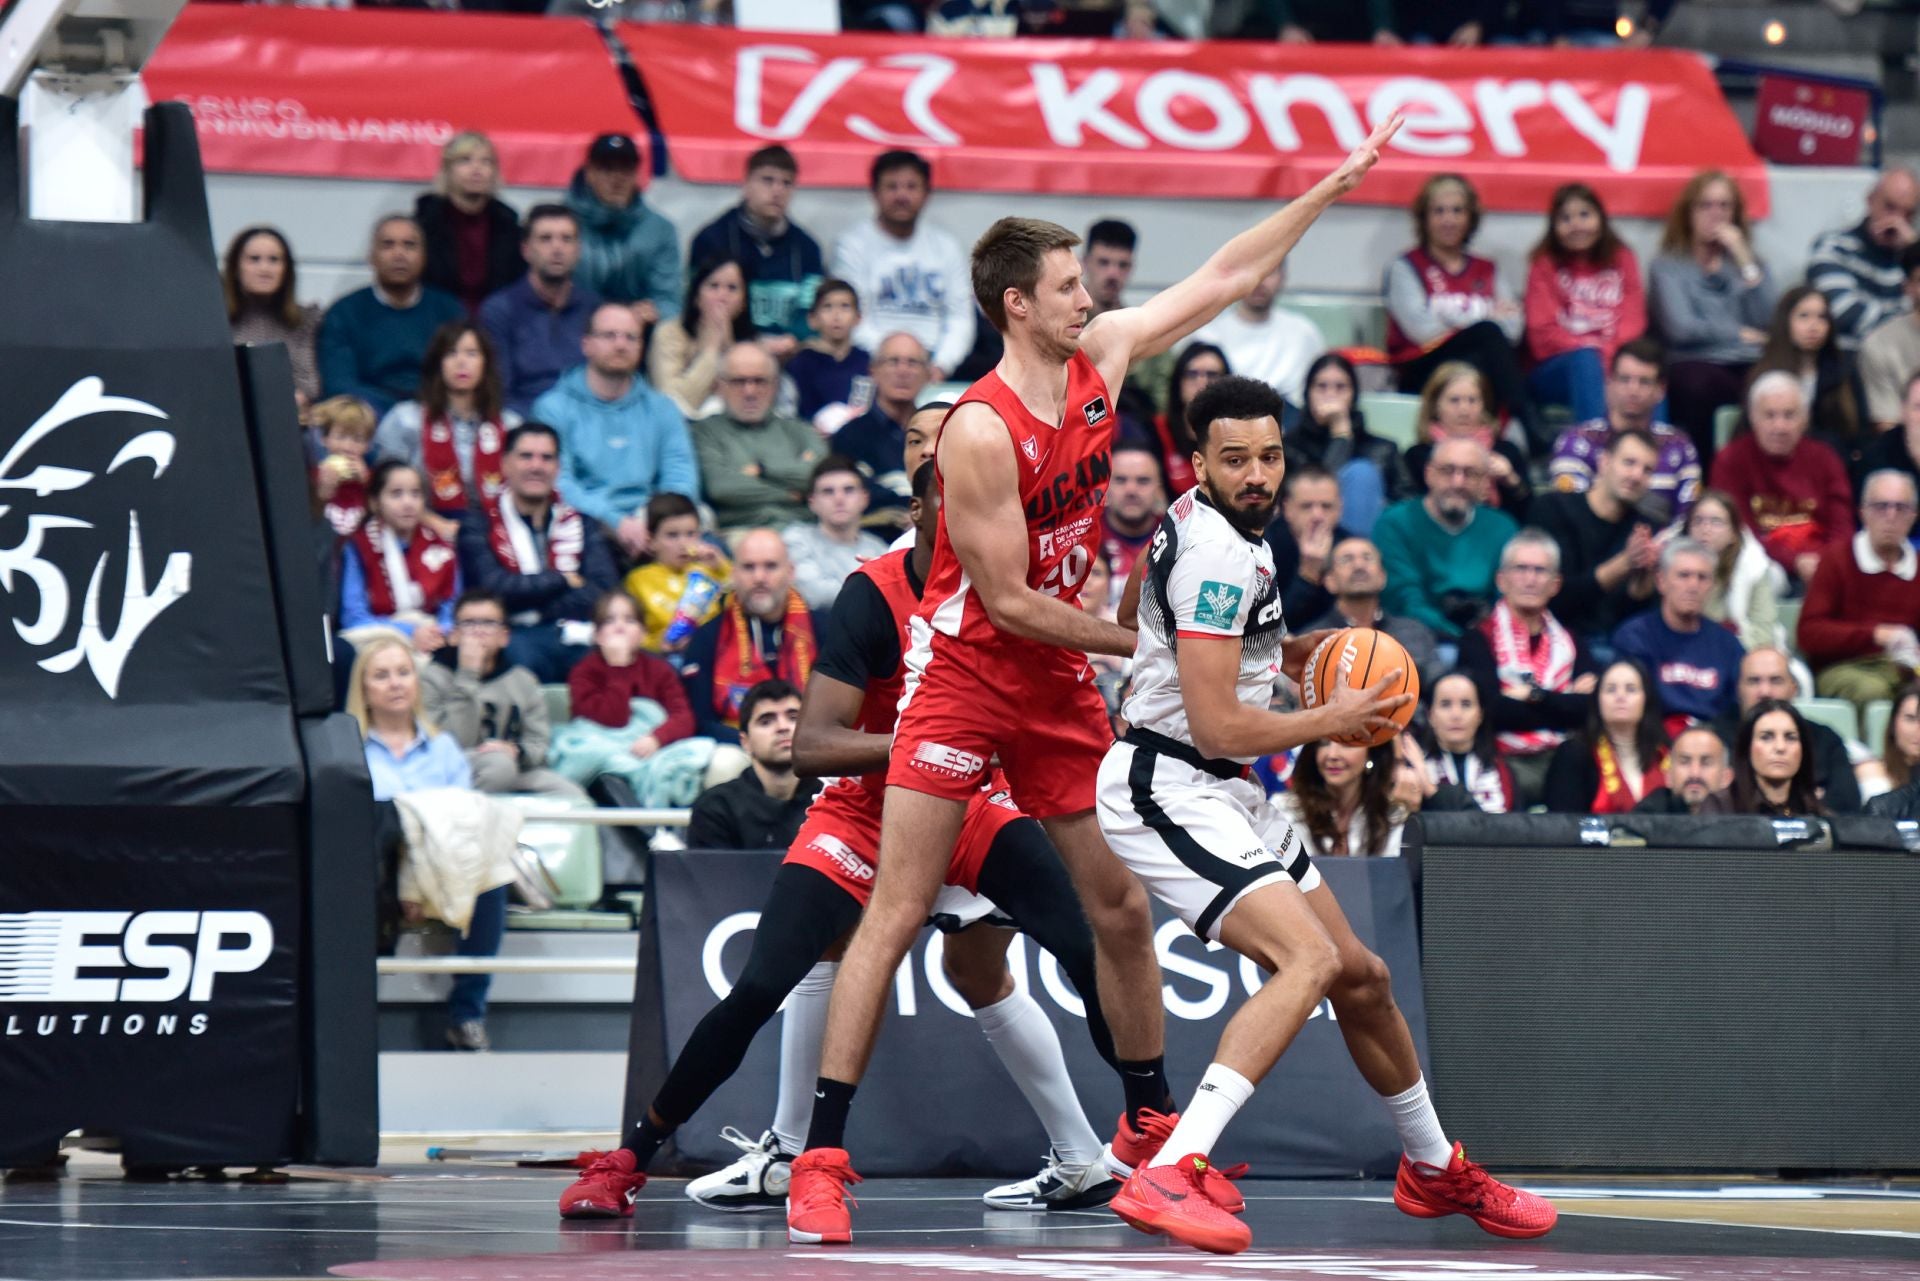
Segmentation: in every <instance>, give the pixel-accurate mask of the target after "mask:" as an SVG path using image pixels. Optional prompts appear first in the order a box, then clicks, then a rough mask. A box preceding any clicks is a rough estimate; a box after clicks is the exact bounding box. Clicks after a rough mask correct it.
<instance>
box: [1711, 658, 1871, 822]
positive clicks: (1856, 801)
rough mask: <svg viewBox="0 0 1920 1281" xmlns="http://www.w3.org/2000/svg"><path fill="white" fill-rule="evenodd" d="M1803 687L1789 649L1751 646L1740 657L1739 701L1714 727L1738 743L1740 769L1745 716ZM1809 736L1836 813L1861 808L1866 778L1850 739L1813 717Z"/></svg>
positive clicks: (1819, 780)
mask: <svg viewBox="0 0 1920 1281" xmlns="http://www.w3.org/2000/svg"><path fill="white" fill-rule="evenodd" d="M1798 692H1799V691H1798V690H1797V689H1795V687H1794V683H1793V671H1792V668H1791V667H1789V665H1788V662H1787V656H1786V654H1785V653H1784V652H1782V651H1781V650H1778V649H1774V648H1772V647H1770V646H1769V647H1766V648H1762V649H1750V650H1748V651H1747V656H1746V658H1744V659H1742V660H1741V663H1740V689H1739V706H1738V708H1737V709H1736V710H1735V711H1731V712H1728V713H1727V714H1726V715H1724V716H1722V717H1720V719H1718V720H1716V721H1715V722H1713V732H1714V733H1716V734H1718V735H1719V736H1720V738H1721V741H1722V742H1725V743H1727V744H1729V745H1730V746H1732V747H1733V748H1734V749H1735V761H1734V765H1735V768H1736V769H1737V768H1738V767H1739V759H1738V758H1739V756H1740V754H1741V749H1740V745H1739V743H1738V742H1737V741H1736V740H1737V739H1738V737H1739V733H1740V723H1741V720H1742V719H1743V718H1744V717H1746V716H1747V714H1748V713H1750V712H1751V711H1752V710H1753V709H1754V708H1755V707H1758V706H1759V705H1760V704H1761V703H1763V702H1767V701H1770V700H1771V701H1774V702H1784V701H1786V700H1788V699H1791V698H1793V697H1794V695H1795V694H1797V693H1798ZM1803 737H1804V738H1805V740H1806V742H1807V744H1808V746H1809V747H1810V748H1811V749H1812V750H1811V755H1812V758H1813V783H1814V787H1815V789H1816V790H1817V791H1818V792H1819V794H1820V800H1821V802H1822V803H1823V804H1824V805H1825V806H1826V807H1827V810H1828V811H1829V812H1830V813H1834V814H1854V813H1858V812H1859V810H1860V784H1859V781H1858V780H1857V779H1855V778H1854V775H1853V762H1852V759H1851V757H1850V756H1849V755H1848V753H1847V744H1846V742H1845V740H1843V739H1842V738H1841V737H1840V735H1838V734H1836V733H1835V732H1834V731H1832V730H1830V729H1828V728H1827V727H1826V726H1825V725H1821V724H1819V723H1817V722H1812V721H1809V722H1808V723H1807V726H1806V730H1805V734H1804V735H1803Z"/></svg>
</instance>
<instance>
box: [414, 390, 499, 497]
mask: <svg viewBox="0 0 1920 1281" xmlns="http://www.w3.org/2000/svg"><path fill="white" fill-rule="evenodd" d="M506 435H507V434H506V432H505V431H504V430H503V429H502V428H501V426H500V424H499V423H481V424H480V429H479V430H478V431H476V432H475V433H474V436H473V479H474V483H475V484H476V485H478V486H479V488H480V493H479V494H478V495H477V496H476V495H474V494H472V493H470V492H468V489H467V482H466V480H465V479H464V478H462V477H461V475H460V454H459V452H458V451H457V450H455V449H454V447H453V423H452V422H451V421H449V420H448V419H447V418H446V417H445V416H444V415H442V416H439V417H435V418H429V419H428V420H427V421H426V423H425V424H424V425H423V426H422V427H421V429H420V461H421V463H422V464H423V465H424V466H425V467H426V470H427V502H428V504H429V505H430V506H431V507H432V508H433V509H434V510H435V511H437V512H440V513H441V514H442V515H448V516H458V515H459V514H460V513H461V512H463V511H465V510H466V509H467V508H468V507H469V506H471V505H472V504H473V503H474V502H476V501H477V502H481V503H490V502H492V501H493V500H494V499H495V498H498V497H499V496H500V494H501V493H502V492H503V491H504V490H505V489H506V487H507V486H506V481H505V480H504V479H503V478H502V476H501V473H500V458H501V455H502V453H503V452H504V450H505V445H506Z"/></svg>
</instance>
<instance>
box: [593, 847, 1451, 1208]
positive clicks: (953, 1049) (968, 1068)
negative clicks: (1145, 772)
mask: <svg viewBox="0 0 1920 1281" xmlns="http://www.w3.org/2000/svg"><path fill="white" fill-rule="evenodd" d="M779 862H780V855H779V853H778V852H758V851H756V852H752V853H739V854H716V853H703V852H694V853H687V852H678V851H676V852H664V851H656V852H655V854H654V855H653V875H652V881H651V887H652V891H653V897H654V900H655V902H656V903H657V905H658V911H657V913H656V914H655V915H656V917H657V920H658V926H657V929H656V936H657V938H658V942H659V965H658V968H657V982H658V985H659V986H658V991H659V999H658V1001H657V1002H655V1001H654V1000H652V999H650V992H641V993H636V996H637V999H636V1001H635V1009H636V1012H637V1017H640V1018H648V1019H651V1020H654V1021H657V1022H662V1023H664V1028H663V1029H662V1030H663V1031H664V1037H663V1038H662V1039H663V1041H664V1044H665V1048H666V1051H667V1054H668V1056H669V1057H671V1056H673V1055H676V1054H678V1053H679V1052H680V1051H681V1050H682V1049H683V1048H684V1047H685V1045H686V1043H687V1038H688V1036H689V1035H690V1034H691V1033H692V1031H693V1028H694V1025H695V1024H696V1023H698V1022H699V1021H700V1019H701V1017H702V1016H703V1015H705V1014H706V1013H707V1011H708V1010H709V1009H711V1008H712V1007H713V1005H714V1003H715V1002H716V1001H718V1000H719V999H720V997H721V996H722V995H723V994H725V993H726V992H727V991H729V990H731V984H732V981H733V979H734V978H735V977H737V976H738V975H739V973H740V970H741V967H742V966H743V965H744V964H745V963H746V958H747V953H748V951H749V950H750V949H751V948H752V946H753V931H754V927H755V925H756V924H757V923H758V921H759V919H760V910H761V908H762V907H763V906H764V905H765V902H766V896H767V886H768V885H769V884H770V883H771V882H772V880H773V873H774V869H775V868H776V867H777V866H778V865H779ZM1319 866H1320V867H1321V869H1322V871H1323V873H1324V875H1325V876H1326V879H1327V883H1328V884H1329V885H1331V886H1332V887H1333V890H1334V893H1335V894H1337V895H1338V896H1339V898H1340V903H1341V906H1342V907H1344V908H1345V910H1346V913H1347V916H1348V918H1349V919H1350V920H1351V921H1352V922H1353V928H1354V931H1355V933H1357V934H1358V935H1359V936H1360V939H1361V941H1362V942H1364V943H1366V944H1367V945H1368V946H1370V947H1372V948H1373V949H1374V950H1375V951H1376V952H1378V953H1379V954H1380V955H1381V956H1382V957H1383V958H1384V959H1385V960H1386V962H1387V964H1388V965H1389V966H1390V967H1392V970H1393V988H1394V996H1395V999H1396V1000H1397V1001H1398V1002H1399V1004H1400V1008H1401V1010H1402V1011H1403V1012H1404V1013H1405V1015H1406V1018H1407V1022H1408V1024H1409V1025H1410V1026H1411V1027H1412V1029H1413V1034H1414V1038H1415V1042H1416V1044H1418V1045H1419V1046H1421V1056H1422V1058H1423V1059H1424V1058H1425V1053H1426V1052H1425V1046H1426V1007H1425V1004H1424V1001H1423V998H1422V995H1421V985H1420V963H1419V952H1418V944H1417V942H1416V936H1415V933H1414V920H1413V892H1412V884H1411V881H1410V879H1409V877H1408V868H1407V866H1406V865H1405V864H1404V863H1402V862H1401V861H1400V860H1399V859H1338V858H1336V859H1327V860H1324V861H1322V862H1321V863H1320V864H1319ZM1154 924H1155V931H1154V944H1155V947H1156V949H1157V951H1158V953H1159V958H1160V965H1161V970H1162V972H1163V974H1162V977H1163V979H1164V983H1163V986H1162V988H1161V998H1162V1002H1163V1004H1164V1006H1165V1013H1166V1029H1167V1066H1168V1070H1169V1073H1170V1075H1171V1076H1172V1078H1173V1083H1174V1091H1175V1093H1176V1095H1178V1096H1179V1097H1180V1098H1181V1099H1182V1100H1183V1101H1184V1099H1185V1097H1186V1096H1187V1095H1189V1094H1190V1093H1191V1092H1192V1091H1193V1089H1194V1087H1195V1086H1196V1085H1198V1084H1199V1079H1200V1073H1201V1072H1202V1071H1203V1070H1204V1069H1205V1067H1206V1065H1207V1064H1208V1063H1209V1062H1211V1061H1212V1059H1213V1053H1214V1049H1215V1047H1216V1046H1217V1044H1218V1042H1219V1039H1220V1032H1221V1030H1222V1029H1223V1028H1224V1027H1225V1026H1226V1023H1227V1020H1228V1019H1229V1018H1231V1017H1232V1016H1233V1014H1234V1012H1235V1011H1236V1010H1238V1009H1239V1008H1240V1005H1241V1004H1242V1002H1244V1001H1245V1000H1246V998H1247V996H1248V994H1249V993H1250V992H1253V991H1257V990H1258V989H1259V985H1260V983H1261V979H1262V975H1261V972H1260V970H1259V968H1258V967H1257V966H1255V965H1254V964H1253V963H1252V962H1250V961H1245V960H1242V959H1241V958H1240V957H1239V956H1238V955H1237V954H1235V953H1233V952H1229V951H1226V950H1224V949H1222V948H1221V947H1220V946H1219V945H1218V944H1213V945H1211V946H1209V945H1207V944H1205V943H1202V942H1201V941H1200V940H1199V939H1198V938H1196V937H1194V935H1193V934H1192V933H1191V932H1190V931H1189V930H1188V929H1187V927H1186V926H1185V925H1183V924H1181V923H1180V922H1179V921H1177V920H1174V919H1171V918H1169V917H1168V916H1167V915H1166V914H1165V913H1164V912H1163V911H1161V910H1160V908H1159V905H1158V904H1156V905H1155V910H1154ZM944 941H945V940H944V938H943V936H941V935H940V934H938V933H934V932H932V931H929V932H927V933H925V934H923V935H922V936H921V939H920V941H919V942H918V943H917V944H916V945H915V947H914V949H913V951H912V952H911V953H910V954H909V956H908V958H907V961H906V963H905V964H904V965H903V966H902V967H901V969H900V971H899V974H898V975H897V977H896V979H895V982H894V988H893V995H892V998H891V1000H890V1001H889V1002H888V1007H887V1021H886V1026H885V1027H884V1029H883V1030H882V1032H881V1034H880V1040H879V1043H878V1045H877V1047H876V1049H875V1053H874V1056H873V1063H872V1066H871V1067H870V1068H869V1070H868V1072H867V1077H866V1080H865V1081H863V1082H862V1083H861V1086H860V1094H859V1098H858V1100H857V1101H856V1103H855V1105H854V1109H853V1119H852V1128H851V1130H850V1131H849V1133H848V1144H847V1146H848V1148H849V1149H850V1150H851V1151H852V1152H853V1154H854V1162H855V1165H856V1167H857V1168H858V1169H859V1170H860V1172H861V1173H862V1174H864V1175H942V1174H971V1175H981V1176H993V1177H999V1176H1003V1175H1008V1176H1011V1175H1021V1174H1031V1173H1033V1172H1034V1171H1035V1170H1037V1169H1039V1167H1040V1163H1041V1159H1042V1157H1043V1156H1044V1155H1045V1153H1046V1150H1047V1139H1046V1134H1045V1132H1044V1131H1042V1130H1041V1128H1040V1123H1039V1121H1038V1120H1036V1119H1035V1117H1034V1115H1033V1112H1032V1110H1031V1109H1030V1108H1028V1107H1027V1105H1026V1103H1025V1101H1024V1100H1023V1099H1022V1098H1021V1096H1020V1093H1019V1091H1018V1090H1017V1089H1016V1088H1015V1086H1014V1084H1013V1080H1012V1078H1011V1077H1009V1076H1008V1075H1007V1073H1006V1071H1005V1069H1003V1068H1002V1067H1001V1065H1000V1061H999V1060H998V1059H997V1058H995V1057H994V1054H993V1051H992V1049H991V1048H989V1047H988V1045H987V1042H986V1038H984V1037H983V1036H981V1035H980V1033H979V1031H978V1030H977V1029H976V1028H975V1027H974V1026H973V1018H972V1015H971V1014H970V1013H968V1011H967V1007H966V1003H965V1002H964V1001H962V1000H961V999H960V997H959V996H958V995H957V994H956V993H955V992H954V991H953V989H952V987H951V985H949V984H948V983H947V981H946V979H945V978H944V977H943V975H942V973H941V968H940V956H941V953H942V951H943V948H944ZM1008 963H1009V967H1010V968H1011V970H1012V972H1013V977H1014V982H1015V983H1016V984H1017V985H1018V986H1019V987H1021V988H1022V989H1023V990H1025V991H1027V992H1029V993H1030V994H1031V995H1032V996H1033V998H1034V999H1035V1000H1036V1001H1038V1002H1039V1004H1040V1008H1041V1009H1043V1010H1045V1011H1046V1012H1047V1015H1048V1017H1050V1018H1051V1019H1052V1020H1053V1022H1054V1026H1055V1027H1056V1028H1057V1029H1058V1031H1059V1033H1060V1042H1061V1045H1062V1047H1063V1049H1064V1050H1065V1052H1066V1057H1067V1065H1068V1067H1069V1069H1070V1070H1071V1071H1072V1073H1073V1079H1074V1082H1075V1083H1076V1085H1077V1086H1078V1088H1079V1091H1080V1098H1081V1102H1082V1103H1083V1104H1084V1106H1085V1108H1086V1112H1087V1116H1088V1119H1089V1120H1090V1121H1091V1122H1092V1124H1093V1128H1094V1129H1095V1130H1096V1131H1098V1132H1099V1133H1100V1135H1101V1137H1102V1138H1105V1137H1107V1136H1109V1135H1110V1134H1111V1133H1112V1130H1113V1126H1114V1118H1115V1117H1117V1116H1118V1115H1119V1114H1120V1109H1121V1103H1122V1100H1121V1095H1120V1084H1119V1081H1118V1080H1117V1079H1116V1078H1115V1076H1114V1074H1113V1071H1112V1069H1110V1068H1109V1067H1107V1065H1106V1064H1105V1063H1103V1062H1101V1061H1100V1058H1099V1056H1098V1055H1096V1054H1095V1053H1094V1050H1093V1043H1092V1041H1091V1040H1090V1039H1089V1038H1088V1036H1087V1025H1086V1019H1085V1015H1084V1008H1085V1007H1084V1006H1083V1005H1082V1004H1081V1001H1080V997H1079V995H1078V994H1077V993H1076V992H1075V991H1074V990H1073V987H1072V985H1071V984H1069V983H1068V982H1067V979H1066V976H1065V974H1064V973H1063V972H1062V971H1061V969H1060V967H1059V965H1058V964H1057V963H1056V962H1055V961H1054V959H1053V958H1052V957H1051V956H1050V955H1048V954H1046V953H1044V952H1041V951H1039V950H1038V949H1036V948H1033V947H1031V946H1030V945H1029V944H1028V943H1027V940H1026V939H1025V938H1024V937H1023V938H1019V939H1017V940H1016V941H1015V943H1014V945H1013V950H1012V951H1011V952H1010V953H1009V955H1008ZM649 970H650V967H648V966H643V967H642V970H641V977H640V979H639V981H640V982H641V983H642V984H646V985H649V987H651V984H652V983H653V982H654V981H655V979H654V976H653V974H651V973H650V972H649ZM1329 1013H1330V1011H1329V1009H1328V1007H1327V1006H1326V1005H1325V1004H1324V1003H1323V1004H1322V1005H1321V1007H1320V1009H1319V1010H1317V1011H1315V1013H1314V1015H1313V1017H1312V1018H1311V1019H1310V1020H1309V1021H1308V1022H1307V1025H1306V1027H1305V1028H1303V1029H1302V1030H1301V1033H1300V1036H1299V1038H1298V1039H1297V1040H1296V1041H1295V1042H1294V1044H1293V1046H1292V1048H1291V1049H1289V1050H1288V1051H1287V1053H1286V1056H1285V1057H1284V1058H1282V1059H1281V1061H1280V1065H1279V1066H1278V1067H1277V1068H1275V1069H1274V1071H1273V1073H1272V1074H1271V1075H1270V1076H1269V1077H1268V1078H1267V1080H1266V1081H1265V1082H1264V1083H1263V1084H1262V1085H1261V1087H1260V1090H1259V1092H1258V1093H1257V1094H1255V1095H1254V1098H1253V1102H1252V1103H1250V1104H1249V1105H1248V1106H1247V1107H1246V1108H1245V1109H1244V1110H1242V1111H1241V1113H1240V1114H1239V1116H1237V1117H1236V1118H1235V1119H1234V1123H1233V1127H1232V1128H1231V1129H1230V1130H1229V1131H1228V1133H1227V1138H1226V1140H1225V1142H1223V1143H1222V1145H1221V1147H1220V1150H1219V1156H1220V1158H1221V1160H1222V1161H1225V1162H1228V1163H1231V1162H1234V1161H1249V1162H1251V1163H1252V1165H1253V1173H1254V1174H1256V1175H1286V1176H1300V1177H1306V1176H1333V1177H1341V1176H1348V1175H1354V1174H1359V1173H1366V1174H1370V1175H1376V1176H1387V1175H1391V1174H1392V1172H1393V1170H1394V1167H1395V1164H1396V1162H1397V1161H1398V1160H1399V1154H1400V1147H1399V1143H1398V1141H1397V1139H1396V1138H1395V1135H1394V1130H1393V1126H1392V1124H1391V1122H1390V1121H1389V1120H1388V1117H1387V1113H1386V1109H1385V1107H1384V1106H1383V1105H1382V1104H1381V1102H1380V1100H1379V1098H1378V1097H1377V1096H1376V1095H1375V1094H1374V1093H1373V1091H1372V1090H1371V1089H1369V1088H1368V1087H1367V1084H1366V1082H1365V1081H1364V1080H1362V1079H1361V1077H1360V1073H1359V1072H1358V1071H1357V1070H1356V1069H1355V1068H1354V1066H1353V1061H1352V1059H1351V1058H1350V1057H1349V1056H1348V1054H1347V1048H1346V1043H1345V1041H1344V1040H1343V1039H1342V1038H1341V1036H1340V1029H1339V1026H1338V1025H1337V1024H1336V1023H1335V1022H1334V1021H1333V1020H1332V1018H1330V1017H1329ZM780 1032H781V1029H780V1020H779V1019H778V1018H776V1019H775V1020H774V1021H773V1022H772V1023H769V1024H768V1025H767V1027H766V1028H765V1029H764V1030H763V1031H762V1032H761V1034H760V1036H759V1037H758V1038H757V1039H756V1040H755V1041H754V1044H753V1049H752V1050H751V1051H750V1052H749V1053H748V1055H747V1059H746V1062H745V1063H744V1064H743V1065H742V1066H741V1069H740V1071H739V1072H738V1073H736V1074H735V1075H734V1077H733V1079H732V1080H730V1081H729V1082H728V1083H727V1084H726V1085H724V1086H722V1087H721V1088H720V1091H719V1092H718V1093H717V1094H715V1095H714V1097H713V1099H712V1100H711V1101H710V1102H709V1103H708V1104H707V1105H706V1106H705V1107H704V1108H702V1109H701V1111H700V1114H699V1115H698V1116H696V1117H695V1118H694V1119H693V1120H692V1121H691V1122H689V1123H688V1124H686V1125H684V1126H682V1127H681V1128H680V1131H679V1133H678V1134H676V1135H675V1136H674V1142H675V1143H676V1144H677V1145H678V1150H679V1154H680V1156H681V1157H682V1158H683V1159H684V1160H685V1161H686V1162H687V1163H689V1164H698V1165H703V1166H709V1167H711V1166H714V1165H720V1164H724V1163H725V1162H727V1161H730V1160H732V1159H733V1158H734V1157H736V1156H738V1155H739V1153H738V1151H737V1150H736V1149H734V1148H733V1147H732V1146H731V1145H730V1144H728V1143H726V1142H725V1141H723V1140H722V1139H720V1137H719V1132H720V1129H721V1127H722V1126H727V1125H731V1126H734V1127H736V1128H738V1129H740V1130H743V1131H746V1132H747V1133H749V1134H751V1135H758V1134H759V1133H760V1132H761V1131H762V1130H764V1129H766V1128H767V1126H768V1125H769V1124H770V1123H771V1121H772V1120H773V1107H774V1092H775V1083H776V1081H777V1080H778V1075H779V1063H780ZM641 1033H645V1034H646V1035H644V1036H643V1035H640V1034H641ZM653 1035H655V1029H654V1028H652V1027H649V1028H642V1029H636V1037H635V1041H636V1044H640V1043H644V1042H646V1041H647V1040H648V1039H650V1038H651V1037H652V1036H653ZM634 1069H635V1070H634V1071H633V1072H631V1073H630V1075H629V1078H628V1092H629V1094H630V1095H631V1096H634V1097H630V1098H629V1099H628V1100H627V1108H626V1114H627V1115H628V1116H638V1115H639V1109H641V1108H643V1107H645V1106H646V1104H647V1102H648V1099H647V1098H646V1097H645V1094H646V1093H650V1091H651V1089H652V1088H653V1087H654V1086H656V1085H657V1084H658V1080H657V1073H655V1072H650V1071H649V1069H648V1066H647V1065H645V1064H639V1063H636V1064H635V1065H634ZM647 1075H653V1076H655V1080H654V1081H652V1082H643V1081H641V1080H640V1079H638V1078H639V1077H642V1076H647ZM1440 1104H1441V1106H1442V1107H1443V1108H1444V1107H1445V1105H1446V1100H1445V1099H1444V1098H1442V1099H1441V1100H1440ZM1468 1138H1471V1136H1468Z"/></svg>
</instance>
